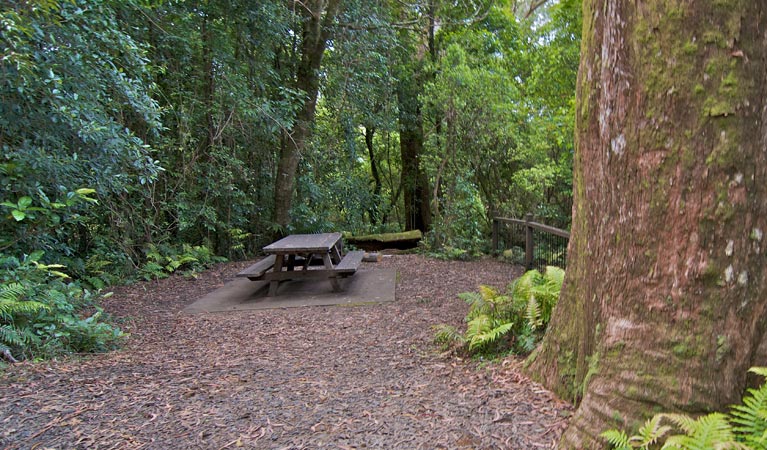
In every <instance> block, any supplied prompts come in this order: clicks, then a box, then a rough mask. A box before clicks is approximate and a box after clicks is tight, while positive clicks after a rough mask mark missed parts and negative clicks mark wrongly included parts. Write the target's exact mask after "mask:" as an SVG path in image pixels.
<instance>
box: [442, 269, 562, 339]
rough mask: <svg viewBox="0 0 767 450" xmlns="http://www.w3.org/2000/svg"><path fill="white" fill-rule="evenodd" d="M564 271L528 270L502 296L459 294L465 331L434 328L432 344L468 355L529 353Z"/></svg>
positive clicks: (488, 291)
mask: <svg viewBox="0 0 767 450" xmlns="http://www.w3.org/2000/svg"><path fill="white" fill-rule="evenodd" d="M563 279H564V271H563V270H562V269H560V268H558V267H553V266H549V267H547V268H546V271H545V273H544V274H541V273H540V272H538V271H537V270H531V271H528V272H527V273H525V274H524V275H523V276H522V277H520V278H519V279H518V280H516V281H515V282H514V283H512V284H511V285H510V286H509V289H508V293H507V294H501V293H499V292H497V291H496V290H494V289H492V288H490V287H488V286H480V288H479V292H465V293H462V294H460V295H459V297H460V298H461V299H463V300H464V301H466V303H468V304H469V313H468V314H467V316H466V322H467V327H466V332H465V333H464V334H460V333H459V332H458V331H457V330H456V329H455V328H453V327H450V326H447V325H441V326H439V327H437V328H436V333H435V343H437V344H440V345H442V346H443V347H446V348H448V347H450V346H458V347H459V349H461V350H464V351H466V352H468V353H470V354H492V353H499V352H503V351H506V350H512V351H513V352H515V353H518V354H527V353H529V352H531V351H532V350H533V349H534V348H535V345H537V343H538V342H540V339H541V338H542V337H543V333H544V332H545V329H546V326H547V325H548V322H549V319H550V318H551V310H552V309H553V307H554V305H555V304H556V301H557V299H558V297H559V291H560V290H561V288H562V281H563Z"/></svg>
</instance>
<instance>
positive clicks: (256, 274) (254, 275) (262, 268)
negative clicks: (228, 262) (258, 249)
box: [237, 255, 276, 280]
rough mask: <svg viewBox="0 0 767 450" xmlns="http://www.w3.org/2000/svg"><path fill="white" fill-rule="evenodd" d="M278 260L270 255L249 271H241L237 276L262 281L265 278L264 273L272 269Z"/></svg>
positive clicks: (250, 267)
mask: <svg viewBox="0 0 767 450" xmlns="http://www.w3.org/2000/svg"><path fill="white" fill-rule="evenodd" d="M275 259H276V256H274V255H269V256H267V257H266V258H264V259H262V260H261V261H259V262H257V263H255V264H253V265H251V266H249V267H248V268H247V269H245V270H243V271H241V272H240V273H238V274H237V276H238V277H247V278H250V279H251V280H258V279H261V278H262V277H263V276H264V273H265V272H266V271H267V270H269V269H271V268H272V266H273V265H274V260H275Z"/></svg>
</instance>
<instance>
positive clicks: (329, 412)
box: [0, 255, 571, 449]
mask: <svg viewBox="0 0 767 450" xmlns="http://www.w3.org/2000/svg"><path fill="white" fill-rule="evenodd" d="M247 265H248V263H247V262H241V263H225V264H220V265H217V266H216V267H214V268H213V269H211V270H208V271H206V272H204V273H202V274H200V275H199V276H198V277H197V278H196V279H187V278H183V277H171V278H169V279H165V280H160V281H154V282H147V283H138V284H133V285H129V286H122V287H119V288H116V289H114V295H113V296H112V297H110V298H108V299H106V300H105V304H104V307H105V309H106V310H107V311H108V312H109V313H111V314H113V315H114V316H115V317H117V318H118V320H119V321H120V322H121V326H122V327H123V329H124V330H125V331H127V332H129V333H130V337H129V338H128V339H127V341H126V343H125V346H124V348H123V349H122V350H120V351H116V352H111V353H106V354H100V355H88V356H81V357H73V358H67V359H64V360H60V361H52V362H45V363H20V364H16V365H13V366H11V367H9V368H8V369H7V370H6V371H5V373H3V374H0V448H5V449H28V448H39V449H43V448H104V449H106V448H120V449H124V448H131V449H138V448H147V449H168V448H204V449H210V448H213V449H222V448H275V449H277V448H285V449H300V448H334V449H351V448H386V449H398V448H403V449H404V448H406V449H420V448H424V449H448V448H449V449H453V448H474V449H491V448H504V449H505V448H511V449H534V448H550V447H552V445H553V444H554V443H555V442H556V441H557V439H558V438H559V436H560V435H561V433H562V431H563V430H564V427H565V426H566V425H567V420H568V418H569V416H570V413H571V407H570V406H569V405H568V404H567V403H565V402H563V401H561V400H558V399H557V398H556V397H555V396H554V395H552V394H551V393H549V392H548V391H546V390H545V389H543V388H542V387H541V386H540V385H538V384H536V383H534V382H532V381H530V380H529V379H528V378H527V377H526V376H525V375H523V374H522V371H521V364H522V363H521V361H520V360H517V359H515V358H506V359H504V360H500V361H493V362H482V361H477V360H468V359H460V358H457V357H455V356H446V355H441V354H440V353H439V349H438V348H436V347H435V346H434V345H433V344H432V338H433V333H434V331H433V330H432V326H433V325H436V324H440V323H448V324H453V325H459V326H460V325H461V324H462V323H463V318H464V317H465V315H466V312H467V305H466V304H465V303H464V302H463V301H462V300H460V299H458V298H457V297H456V295H457V294H458V293H460V292H466V291H473V290H476V288H477V286H478V285H480V284H487V285H491V286H496V287H498V288H504V287H505V286H506V285H507V284H508V283H509V282H510V281H512V280H513V279H514V278H515V277H517V276H519V275H520V273H521V269H520V268H519V267H515V266H511V265H508V264H504V263H500V262H497V261H494V260H492V259H484V260H481V261H472V262H448V261H440V260H435V259H430V258H425V257H423V256H420V255H394V256H391V257H387V258H385V259H384V261H382V262H380V263H365V264H363V268H367V269H375V267H388V268H394V269H396V270H397V271H398V277H397V286H396V300H395V301H394V302H393V303H386V304H380V305H365V306H353V307H338V306H335V307H334V306H328V307H307V308H289V309H278V310H261V311H238V312H233V313H213V314H197V315H189V314H185V313H182V312H181V310H182V309H183V308H184V307H185V306H187V305H189V304H190V303H192V302H194V301H195V300H196V299H197V298H199V297H201V296H203V295H205V294H206V293H208V292H210V291H212V290H214V289H216V288H218V287H220V286H222V285H223V283H224V282H225V281H228V280H231V279H232V278H233V277H234V274H236V273H237V272H238V271H239V270H241V269H242V268H244V267H246V266H247Z"/></svg>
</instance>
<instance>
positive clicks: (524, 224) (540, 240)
mask: <svg viewBox="0 0 767 450" xmlns="http://www.w3.org/2000/svg"><path fill="white" fill-rule="evenodd" d="M515 231H516V232H515ZM569 239H570V233H569V232H567V231H566V230H561V229H559V228H555V227H552V226H549V225H546V224H542V223H538V222H534V221H533V215H532V214H526V215H525V218H524V220H520V219H509V218H505V217H495V218H493V242H492V245H493V252H495V253H496V254H497V253H502V252H504V251H507V250H510V251H511V254H512V255H514V252H513V250H514V249H515V248H519V249H521V248H523V247H524V260H523V261H517V262H520V263H524V265H525V267H526V268H527V269H533V268H537V269H539V270H541V269H543V268H544V267H545V266H547V265H556V266H560V267H562V268H564V267H565V265H566V262H567V261H566V254H567V243H568V241H569Z"/></svg>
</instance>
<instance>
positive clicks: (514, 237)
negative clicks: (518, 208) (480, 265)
mask: <svg viewBox="0 0 767 450" xmlns="http://www.w3.org/2000/svg"><path fill="white" fill-rule="evenodd" d="M526 228H527V227H526V226H525V225H523V224H521V223H516V222H500V223H498V240H497V243H496V246H495V248H494V249H493V250H494V251H496V252H498V253H502V254H503V257H504V258H505V259H506V260H507V261H510V262H511V263H513V264H519V265H521V266H524V265H525V233H526Z"/></svg>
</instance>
